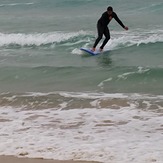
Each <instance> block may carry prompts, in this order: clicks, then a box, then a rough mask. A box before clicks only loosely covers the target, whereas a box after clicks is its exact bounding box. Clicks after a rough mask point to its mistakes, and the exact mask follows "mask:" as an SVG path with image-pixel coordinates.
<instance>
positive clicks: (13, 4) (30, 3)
mask: <svg viewBox="0 0 163 163" xmlns="http://www.w3.org/2000/svg"><path fill="white" fill-rule="evenodd" d="M25 5H34V2H29V3H9V4H0V7H6V6H25Z"/></svg>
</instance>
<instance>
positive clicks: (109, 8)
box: [107, 6, 113, 15]
mask: <svg viewBox="0 0 163 163" xmlns="http://www.w3.org/2000/svg"><path fill="white" fill-rule="evenodd" d="M107 12H108V14H109V15H111V14H112V13H113V8H112V7H111V6H109V7H108V8H107Z"/></svg>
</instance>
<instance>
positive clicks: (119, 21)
mask: <svg viewBox="0 0 163 163" xmlns="http://www.w3.org/2000/svg"><path fill="white" fill-rule="evenodd" d="M114 19H115V20H116V21H117V22H118V23H119V24H120V25H121V26H122V28H124V29H126V30H128V27H126V26H125V25H124V24H123V23H122V21H121V20H120V19H119V18H118V16H117V14H116V13H114Z"/></svg>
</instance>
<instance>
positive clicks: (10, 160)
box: [0, 156, 99, 163]
mask: <svg viewBox="0 0 163 163" xmlns="http://www.w3.org/2000/svg"><path fill="white" fill-rule="evenodd" d="M0 163H99V162H95V161H73V160H67V161H60V160H46V159H31V158H17V157H14V156H0Z"/></svg>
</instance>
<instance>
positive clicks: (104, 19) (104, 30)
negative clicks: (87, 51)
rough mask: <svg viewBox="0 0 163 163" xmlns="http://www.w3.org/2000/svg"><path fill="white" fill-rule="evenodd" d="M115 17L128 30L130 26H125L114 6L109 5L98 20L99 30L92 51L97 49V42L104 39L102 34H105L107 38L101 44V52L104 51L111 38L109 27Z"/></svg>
mask: <svg viewBox="0 0 163 163" xmlns="http://www.w3.org/2000/svg"><path fill="white" fill-rule="evenodd" d="M112 18H114V19H115V20H116V21H117V22H118V23H119V24H120V25H121V26H122V27H123V28H124V29H125V30H128V27H126V26H124V24H123V23H122V22H121V20H120V19H119V18H118V16H117V14H116V13H115V12H114V11H113V8H112V7H111V6H109V7H108V8H107V11H106V12H104V13H103V14H102V16H101V18H100V19H99V20H98V22H97V31H98V37H97V39H96V41H95V43H94V45H93V48H92V49H91V50H92V51H95V50H96V46H97V44H98V43H99V42H100V40H101V39H102V36H103V34H104V36H105V40H104V41H103V43H102V45H101V46H100V49H99V50H100V52H102V51H103V48H104V46H105V45H106V43H107V42H108V41H109V39H110V32H109V28H108V27H107V26H108V24H109V23H110V21H111V20H112Z"/></svg>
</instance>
